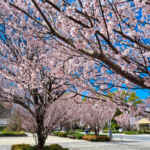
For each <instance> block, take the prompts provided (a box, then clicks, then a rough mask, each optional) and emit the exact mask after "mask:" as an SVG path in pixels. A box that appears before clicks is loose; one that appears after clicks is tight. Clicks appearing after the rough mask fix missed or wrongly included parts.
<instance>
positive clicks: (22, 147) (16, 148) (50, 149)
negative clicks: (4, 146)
mask: <svg viewBox="0 0 150 150" xmlns="http://www.w3.org/2000/svg"><path fill="white" fill-rule="evenodd" d="M11 150H36V146H30V145H29V144H18V145H13V146H12V148H11ZM44 150H68V148H63V147H62V146H60V145H58V144H52V145H50V146H45V147H44Z"/></svg>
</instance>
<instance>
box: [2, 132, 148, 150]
mask: <svg viewBox="0 0 150 150" xmlns="http://www.w3.org/2000/svg"><path fill="white" fill-rule="evenodd" d="M21 143H25V144H34V140H33V137H32V136H29V137H15V138H14V137H7V138H6V137H0V150H10V149H11V148H10V147H11V145H12V144H21ZM52 143H58V144H61V145H62V146H63V147H68V148H69V149H70V150H150V135H130V136H129V135H117V134H116V135H114V138H113V141H112V142H88V141H84V140H75V139H69V138H61V137H55V136H49V137H48V139H47V141H46V144H48V145H49V144H52Z"/></svg>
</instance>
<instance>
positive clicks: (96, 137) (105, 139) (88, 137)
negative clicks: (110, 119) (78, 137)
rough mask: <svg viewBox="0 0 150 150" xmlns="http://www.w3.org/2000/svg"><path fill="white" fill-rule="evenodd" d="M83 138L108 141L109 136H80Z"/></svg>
mask: <svg viewBox="0 0 150 150" xmlns="http://www.w3.org/2000/svg"><path fill="white" fill-rule="evenodd" d="M82 139H83V140H87V141H99V142H100V141H102V142H104V141H110V138H109V137H108V136H107V135H101V136H96V135H84V136H83V137H82Z"/></svg>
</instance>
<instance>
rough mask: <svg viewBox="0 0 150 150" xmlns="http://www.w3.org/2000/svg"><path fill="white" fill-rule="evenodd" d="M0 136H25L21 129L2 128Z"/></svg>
mask: <svg viewBox="0 0 150 150" xmlns="http://www.w3.org/2000/svg"><path fill="white" fill-rule="evenodd" d="M0 136H1V137H2V136H27V135H26V134H25V133H24V132H23V131H19V132H18V131H7V130H3V131H2V132H1V133H0Z"/></svg>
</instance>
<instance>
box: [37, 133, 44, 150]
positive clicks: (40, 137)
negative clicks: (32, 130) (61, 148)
mask: <svg viewBox="0 0 150 150" xmlns="http://www.w3.org/2000/svg"><path fill="white" fill-rule="evenodd" d="M37 136H38V137H37V138H38V145H37V148H36V149H37V150H44V145H45V142H46V138H45V136H44V135H42V133H38V134H37Z"/></svg>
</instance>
